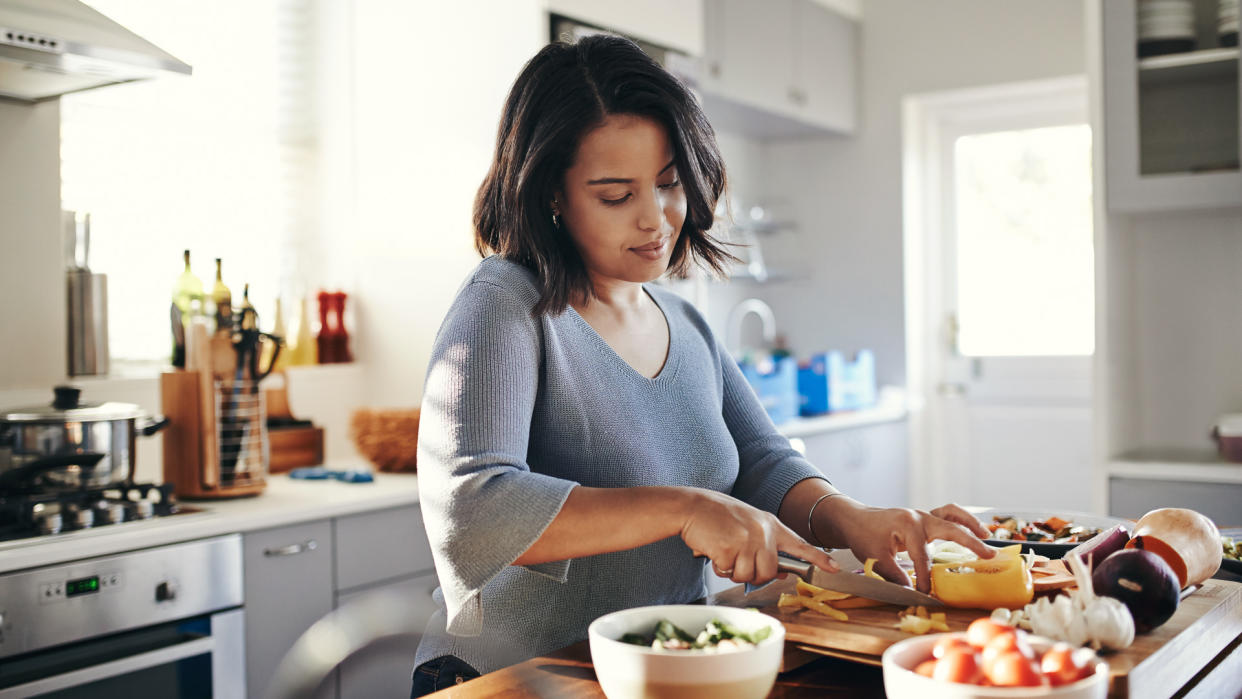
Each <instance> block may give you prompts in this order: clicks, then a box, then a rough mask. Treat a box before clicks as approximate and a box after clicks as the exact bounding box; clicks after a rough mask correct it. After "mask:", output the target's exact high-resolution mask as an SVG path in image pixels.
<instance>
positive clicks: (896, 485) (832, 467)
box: [804, 420, 909, 507]
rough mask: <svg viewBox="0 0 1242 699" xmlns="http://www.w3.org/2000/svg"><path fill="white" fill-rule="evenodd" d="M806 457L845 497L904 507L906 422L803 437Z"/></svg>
mask: <svg viewBox="0 0 1242 699" xmlns="http://www.w3.org/2000/svg"><path fill="white" fill-rule="evenodd" d="M804 442H805V443H806V458H807V459H808V460H809V461H810V462H811V463H812V464H815V466H816V467H817V468H818V469H819V470H820V471H822V472H823V474H824V475H825V476H826V477H827V478H828V480H830V481H832V484H833V485H834V486H836V487H837V489H839V490H841V491H842V492H843V493H845V494H846V495H849V496H850V497H852V498H854V499H856V500H858V501H860V502H864V503H867V504H868V505H875V506H877V507H905V506H906V505H907V504H908V502H909V492H908V491H909V486H908V477H907V474H906V462H907V459H906V449H907V447H906V445H907V436H906V421H905V420H899V421H896V422H887V423H883V424H879V425H871V426H868V427H860V428H857V429H850V430H841V431H838V432H827V433H824V434H820V435H815V436H808V437H805V438H804Z"/></svg>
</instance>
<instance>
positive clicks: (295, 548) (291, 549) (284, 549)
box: [263, 539, 319, 558]
mask: <svg viewBox="0 0 1242 699" xmlns="http://www.w3.org/2000/svg"><path fill="white" fill-rule="evenodd" d="M317 548H319V542H317V541H315V540H314V539H307V540H306V541H303V542H302V543H300V544H289V545H288V546H280V547H278V548H274V549H263V555H264V556H267V557H268V558H276V557H277V556H296V555H298V554H299V553H306V552H307V551H314V550H315V549H317Z"/></svg>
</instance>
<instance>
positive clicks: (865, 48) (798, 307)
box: [760, 0, 1086, 385]
mask: <svg viewBox="0 0 1242 699" xmlns="http://www.w3.org/2000/svg"><path fill="white" fill-rule="evenodd" d="M861 52H862V53H861V56H860V61H861V82H860V85H861V89H862V94H861V115H860V120H859V129H858V132H857V133H856V134H855V135H854V136H853V137H849V138H832V139H823V140H819V141H812V142H806V141H799V142H790V143H783V144H782V143H774V144H771V145H769V146H767V161H766V162H767V166H768V176H767V182H768V186H769V188H770V189H769V191H768V195H769V196H778V195H781V196H788V197H789V198H790V199H791V200H792V201H794V202H796V208H797V214H796V218H797V220H798V222H799V232H798V234H797V235H792V236H784V237H774V238H772V239H771V243H770V244H769V246H768V248H766V249H765V252H768V253H769V254H768V257H769V258H771V259H770V260H769V264H770V265H775V264H776V262H777V261H778V260H781V259H785V260H792V261H795V262H796V261H798V260H810V261H811V262H810V263H807V264H805V265H804V266H807V267H809V268H810V271H811V274H810V275H809V276H808V278H806V279H805V280H803V281H800V282H793V283H788V284H783V285H774V286H768V287H764V288H762V289H761V294H760V295H761V297H763V298H765V299H766V300H768V302H769V303H770V304H771V305H772V307H773V308H774V309H775V311H776V315H777V321H778V324H779V325H780V326H781V328H782V330H783V331H785V332H787V333H788V335H789V339H790V342H791V344H792V347H793V349H794V350H795V351H796V352H798V353H810V352H814V351H819V350H823V349H829V348H834V349H841V350H846V351H852V350H856V349H859V348H863V347H869V348H872V349H874V350H875V351H876V359H877V374H878V377H877V378H878V380H879V382H880V383H882V384H896V385H903V384H904V383H905V331H904V327H903V326H904V317H903V314H904V310H903V307H904V304H903V298H902V297H903V287H902V207H901V201H902V191H901V186H902V179H901V99H902V97H903V96H905V95H909V94H916V93H923V92H932V91H937V90H948V89H954V88H962V87H972V86H980V85H990V84H997V83H1005V82H1014V81H1020V80H1034V79H1039V78H1048V77H1054V76H1062V75H1073V74H1083V73H1085V72H1086V62H1085V61H1086V59H1085V39H1084V10H1083V6H1082V3H1081V2H1079V0H1046V1H1044V2H995V1H993V0H939V1H938V2H935V3H918V2H907V1H905V0H868V2H867V3H866V13H865V16H864V17H863V21H862V42H861Z"/></svg>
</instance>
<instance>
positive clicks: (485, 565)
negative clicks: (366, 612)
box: [418, 280, 576, 636]
mask: <svg viewBox="0 0 1242 699" xmlns="http://www.w3.org/2000/svg"><path fill="white" fill-rule="evenodd" d="M540 355H541V328H540V325H539V322H538V320H536V319H535V318H533V317H532V316H531V314H530V305H529V304H527V303H525V302H524V300H523V299H519V298H517V297H516V296H515V294H514V292H512V291H511V290H508V289H505V288H502V287H501V286H499V285H496V284H493V283H490V282H488V281H484V280H474V281H472V282H469V283H467V284H466V285H465V286H464V287H463V288H462V291H461V292H460V293H459V294H458V297H457V299H456V300H455V301H454V303H453V305H452V307H451V308H450V309H449V312H448V315H447V317H446V318H445V321H444V323H443V325H442V326H441V328H440V332H439V334H438V335H437V337H436V341H435V345H434V347H433V349H432V354H431V360H430V364H429V367H428V371H427V381H426V384H425V387H424V394H423V403H422V414H421V418H420V424H419V435H418V477H419V484H418V491H419V499H420V503H421V507H422V511H423V521H424V523H425V525H426V528H427V536H428V538H429V540H430V542H431V549H432V555H433V558H434V560H435V566H436V574H437V575H438V576H439V579H440V587H441V589H442V590H443V595H444V602H445V611H446V613H447V626H446V630H447V631H448V632H449V633H452V634H456V635H460V636H477V635H479V634H480V633H481V632H482V629H483V614H484V611H485V610H484V609H483V608H482V602H481V592H482V590H483V587H484V586H485V585H486V584H487V583H488V581H490V580H491V579H492V578H494V577H495V576H496V575H497V574H499V573H500V572H501V571H502V570H504V569H505V568H506V567H507V566H509V565H511V564H512V563H513V562H514V561H515V560H517V558H518V556H520V555H522V553H524V552H525V551H526V550H527V549H528V548H530V546H531V544H533V543H534V542H535V541H536V540H537V539H538V538H539V537H540V536H541V535H542V534H543V532H544V530H545V529H547V527H548V525H549V524H551V522H552V520H553V519H554V518H555V517H556V515H557V513H558V512H560V510H561V507H562V506H563V505H564V503H565V499H566V498H567V497H568V496H569V492H570V491H571V490H572V489H573V488H574V486H575V485H576V483H574V482H573V481H570V480H566V479H562V478H555V477H552V476H548V475H545V474H540V473H534V472H532V471H531V469H530V466H529V465H528V464H527V462H526V458H527V444H528V442H529V439H530V424H531V414H532V410H533V406H534V404H535V397H536V394H537V392H538V388H539V372H540ZM527 568H528V569H529V570H531V571H533V572H536V573H539V574H541V575H546V576H548V577H551V578H553V579H556V580H559V581H561V582H564V581H565V579H566V575H567V573H568V569H569V561H567V560H566V561H557V562H553V563H545V564H539V565H533V566H528V567H527Z"/></svg>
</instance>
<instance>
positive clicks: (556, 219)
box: [552, 199, 561, 228]
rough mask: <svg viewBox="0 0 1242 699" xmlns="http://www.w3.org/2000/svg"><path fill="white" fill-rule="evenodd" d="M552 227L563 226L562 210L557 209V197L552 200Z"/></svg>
mask: <svg viewBox="0 0 1242 699" xmlns="http://www.w3.org/2000/svg"><path fill="white" fill-rule="evenodd" d="M552 227H553V228H560V227H561V215H560V212H559V211H557V210H556V200H555V199H553V200H552Z"/></svg>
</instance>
